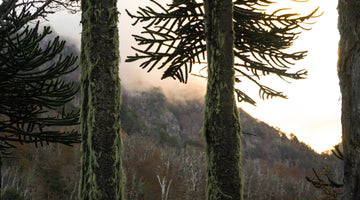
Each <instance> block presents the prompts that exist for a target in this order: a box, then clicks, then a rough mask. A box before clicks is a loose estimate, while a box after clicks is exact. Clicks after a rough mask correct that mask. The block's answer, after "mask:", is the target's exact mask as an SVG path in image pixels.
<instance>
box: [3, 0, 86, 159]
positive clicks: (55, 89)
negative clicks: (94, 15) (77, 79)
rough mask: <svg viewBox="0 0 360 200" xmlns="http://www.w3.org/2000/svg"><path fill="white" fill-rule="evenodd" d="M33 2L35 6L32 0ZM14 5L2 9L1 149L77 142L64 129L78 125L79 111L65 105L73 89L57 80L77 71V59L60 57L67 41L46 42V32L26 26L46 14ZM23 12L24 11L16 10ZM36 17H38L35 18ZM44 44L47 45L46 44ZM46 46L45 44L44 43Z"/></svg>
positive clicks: (72, 132)
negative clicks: (21, 145) (63, 127)
mask: <svg viewBox="0 0 360 200" xmlns="http://www.w3.org/2000/svg"><path fill="white" fill-rule="evenodd" d="M34 2H35V1H34ZM27 6H30V7H31V4H29V5H27V4H25V3H24V5H23V7H20V5H18V4H17V1H4V2H3V3H2V4H1V5H0V10H1V12H0V91H1V93H0V150H1V151H2V152H4V151H6V150H7V149H9V148H14V147H16V143H21V144H23V143H34V144H35V145H38V144H41V145H42V144H43V143H44V142H46V143H49V142H56V143H62V144H66V145H71V144H72V143H75V142H79V134H78V133H77V132H76V131H75V130H74V129H71V130H69V131H65V130H62V129H61V128H60V127H62V126H71V125H76V124H78V118H79V112H78V111H76V110H70V111H68V110H67V109H65V107H64V105H65V104H66V103H68V102H70V101H71V100H72V98H73V97H74V95H75V94H76V93H77V89H76V88H75V86H74V83H72V82H65V81H64V80H63V79H61V77H62V76H63V75H66V74H68V73H71V72H72V71H73V70H75V69H76V68H77V66H76V60H77V57H75V56H73V55H67V56H63V55H62V54H61V52H62V50H63V48H64V45H65V41H60V39H59V37H55V38H54V39H53V40H48V39H47V37H48V36H49V35H50V34H51V30H50V27H43V29H42V30H41V31H40V25H39V22H37V23H36V24H34V25H27V24H28V23H29V22H30V21H32V20H33V19H35V18H36V17H40V16H42V14H44V13H45V11H44V10H39V9H40V8H37V7H33V8H37V9H35V13H32V12H31V11H32V10H31V8H30V7H27ZM20 8H22V9H20ZM36 13H37V14H36ZM46 40H48V41H47V43H46V42H45V41H46ZM44 43H45V44H44Z"/></svg>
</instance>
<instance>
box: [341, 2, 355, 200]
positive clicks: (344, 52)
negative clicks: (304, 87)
mask: <svg viewBox="0 0 360 200" xmlns="http://www.w3.org/2000/svg"><path fill="white" fill-rule="evenodd" d="M359 9H360V1H359V0H339V4H338V12H339V21H338V23H339V24H338V28H339V32H340V42H339V60H338V76H339V80H340V91H341V96H342V109H341V123H342V139H343V160H344V196H343V199H344V200H354V199H360V190H359V187H360V115H359V112H360V107H359V105H360V12H359Z"/></svg>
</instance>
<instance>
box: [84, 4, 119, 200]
mask: <svg viewBox="0 0 360 200" xmlns="http://www.w3.org/2000/svg"><path fill="white" fill-rule="evenodd" d="M116 4H117V1H116V0H101V1H100V0H82V2H81V9H82V19H81V23H82V26H83V31H82V38H81V54H80V66H81V69H82V73H81V83H82V86H81V92H82V106H81V134H82V158H81V162H82V164H81V165H82V169H81V179H80V186H79V198H80V199H84V200H85V199H86V200H93V199H94V200H95V199H96V200H102V199H103V200H109V199H123V171H122V167H121V150H122V141H121V133H120V116H119V114H120V104H121V96H120V92H121V91H120V90H121V87H120V79H119V76H118V66H119V37H118V28H117V22H118V11H117V7H116Z"/></svg>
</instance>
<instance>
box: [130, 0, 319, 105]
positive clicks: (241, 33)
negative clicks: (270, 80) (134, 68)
mask: <svg viewBox="0 0 360 200" xmlns="http://www.w3.org/2000/svg"><path fill="white" fill-rule="evenodd" d="M150 1H151V2H152V3H154V4H155V5H156V6H157V7H158V8H159V9H158V10H160V11H156V10H155V9H153V8H150V7H148V6H147V7H144V8H139V10H138V11H137V12H136V14H131V13H130V12H129V11H126V12H127V13H128V15H129V16H130V17H131V18H133V19H135V22H134V23H133V25H136V24H138V23H146V25H145V26H144V31H143V32H142V34H141V35H134V38H135V40H136V41H137V42H138V45H140V46H144V48H134V47H133V49H134V50H135V51H136V52H137V53H136V54H135V55H134V56H129V57H128V58H127V59H126V62H133V61H137V60H142V61H143V62H142V63H141V65H140V67H142V68H147V69H148V71H151V70H152V69H153V68H154V67H157V68H158V69H162V68H165V70H164V74H163V76H162V79H164V78H167V77H172V78H174V79H178V80H179V81H180V82H183V83H186V82H187V79H188V73H191V71H192V67H193V65H194V64H199V63H203V62H204V60H206V59H205V57H206V55H205V54H206V43H205V34H206V32H205V26H204V8H203V3H202V2H201V3H200V2H198V1H195V0H176V1H173V3H172V4H169V5H167V7H164V6H162V5H161V4H160V3H158V2H157V1H155V0H150ZM233 3H234V13H233V19H234V20H233V23H234V32H235V33H234V35H235V40H234V54H235V66H234V67H235V69H236V71H241V72H242V73H243V72H244V71H246V72H247V73H244V76H243V77H244V78H250V77H252V76H255V77H257V78H258V79H260V74H262V76H265V75H270V74H276V75H277V76H279V77H280V78H282V79H284V80H285V78H289V79H303V78H306V75H307V71H306V70H299V71H297V72H295V73H292V72H288V70H289V69H290V66H292V65H294V63H295V61H297V60H300V59H303V58H304V57H305V56H306V53H307V52H306V51H300V52H294V53H288V51H284V50H286V49H288V48H289V47H290V46H291V45H292V44H293V41H294V40H295V39H296V38H297V37H298V35H299V34H300V33H301V30H308V28H307V27H306V26H308V25H311V24H312V22H311V19H313V18H315V17H317V16H315V14H316V13H317V10H318V9H315V10H314V11H313V12H311V13H310V14H308V15H305V16H300V15H299V14H297V13H285V14H282V13H284V12H285V11H286V9H279V10H277V11H275V12H273V13H270V14H268V13H265V12H264V11H265V9H266V6H268V5H269V4H272V3H273V2H271V1H267V0H253V1H240V0H239V1H234V2H233ZM241 68H242V69H244V70H241ZM239 79H241V78H239ZM250 80H251V81H252V82H254V83H258V81H254V80H253V79H252V78H250ZM240 81H241V80H240ZM257 85H258V86H259V90H260V95H261V96H262V97H266V96H268V97H273V96H278V97H285V96H284V95H283V94H282V93H279V92H275V91H274V90H270V89H269V87H261V86H262V84H257ZM236 93H238V94H240V93H239V92H236ZM240 96H241V97H244V98H245V97H246V98H245V99H247V100H249V101H247V102H253V100H250V99H252V98H249V97H248V96H245V95H244V93H241V95H240ZM240 99H242V100H245V99H243V98H240Z"/></svg>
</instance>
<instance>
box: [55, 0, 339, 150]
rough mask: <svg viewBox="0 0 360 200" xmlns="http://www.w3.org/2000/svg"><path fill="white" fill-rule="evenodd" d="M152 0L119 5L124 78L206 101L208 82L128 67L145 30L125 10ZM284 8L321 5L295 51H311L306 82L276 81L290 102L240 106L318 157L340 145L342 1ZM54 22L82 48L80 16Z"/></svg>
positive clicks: (136, 85) (61, 16)
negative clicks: (182, 80)
mask: <svg viewBox="0 0 360 200" xmlns="http://www.w3.org/2000/svg"><path fill="white" fill-rule="evenodd" d="M148 2H149V1H148V0H134V1H128V0H119V11H120V12H121V16H120V20H119V33H120V52H121V58H122V62H121V64H120V78H121V80H122V84H123V85H125V87H127V88H132V89H137V90H144V89H148V88H151V87H154V86H160V87H162V88H163V90H164V91H165V92H166V94H167V96H168V97H172V98H175V99H183V98H185V97H186V98H203V96H204V94H205V85H206V83H205V81H204V80H203V79H201V78H197V77H195V76H193V77H190V80H189V83H188V84H187V85H183V84H180V83H178V82H177V81H173V80H165V81H160V77H161V72H159V71H152V72H150V73H146V70H143V69H140V68H139V67H138V66H137V64H136V63H125V62H124V60H125V58H126V57H127V56H128V55H133V54H134V52H133V51H131V48H130V47H131V45H134V44H135V41H134V39H133V38H132V37H131V34H132V33H134V32H139V31H140V30H141V29H140V27H137V28H134V27H132V26H131V19H130V18H129V17H128V16H127V14H126V13H125V11H124V10H125V8H126V9H129V10H130V11H135V10H136V8H137V7H138V6H139V5H146V4H148ZM277 2H278V6H280V7H294V11H296V12H303V13H305V14H307V13H309V12H310V11H311V9H314V8H316V7H317V6H320V12H324V14H323V15H322V16H321V17H319V18H318V19H317V20H316V21H317V23H316V24H315V25H313V26H312V30H311V31H306V32H303V33H302V34H301V35H300V38H299V39H298V40H297V41H296V42H295V44H294V47H293V50H294V51H296V50H308V51H309V52H308V56H307V57H306V58H305V59H304V60H302V61H299V62H297V64H296V68H299V69H303V68H305V69H307V70H308V74H309V75H308V78H307V79H306V80H300V81H293V82H292V83H291V84H288V83H286V82H283V81H274V83H272V85H274V84H275V87H276V88H277V89H280V90H281V91H283V92H284V93H285V94H286V95H287V96H288V99H286V100H285V99H278V98H277V99H272V100H267V101H261V100H258V101H257V106H256V107H254V106H251V105H247V104H243V103H242V104H240V107H242V108H243V109H244V110H245V111H246V112H248V113H250V114H251V115H252V116H254V117H255V118H258V119H260V120H262V121H265V122H266V123H269V124H270V125H272V126H274V127H278V128H280V129H281V130H282V131H284V132H286V133H287V134H290V133H293V134H295V135H296V136H297V137H298V138H299V140H301V141H303V142H305V143H306V144H309V145H310V146H311V147H312V148H313V149H315V150H316V151H318V152H321V151H324V150H327V149H330V148H332V146H333V145H335V144H337V143H339V142H340V141H341V122H340V109H341V102H340V97H341V96H340V91H339V84H338V78H337V71H336V63H337V49H338V48H337V45H338V40H339V35H338V30H337V10H336V6H337V1H329V0H310V2H309V3H293V2H292V1H291V0H278V1H277ZM273 9H275V7H274V8H273ZM50 23H51V25H52V26H53V27H54V29H55V30H56V32H57V33H58V34H60V35H62V36H64V37H66V38H68V39H71V40H72V41H74V42H75V43H76V44H77V45H80V33H81V27H80V14H75V15H73V14H69V13H67V12H58V13H57V14H55V15H53V16H51V17H50Z"/></svg>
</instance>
